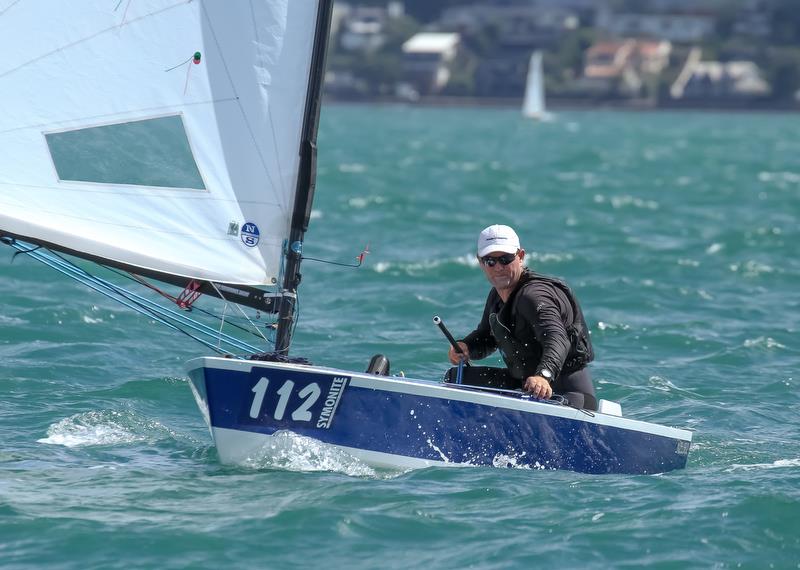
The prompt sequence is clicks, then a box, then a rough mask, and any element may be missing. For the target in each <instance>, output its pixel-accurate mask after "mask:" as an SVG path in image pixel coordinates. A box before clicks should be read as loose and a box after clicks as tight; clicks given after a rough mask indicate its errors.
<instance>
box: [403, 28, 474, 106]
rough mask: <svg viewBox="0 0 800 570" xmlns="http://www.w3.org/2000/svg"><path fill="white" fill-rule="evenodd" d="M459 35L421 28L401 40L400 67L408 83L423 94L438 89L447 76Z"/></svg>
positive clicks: (446, 79) (447, 78)
mask: <svg viewBox="0 0 800 570" xmlns="http://www.w3.org/2000/svg"><path fill="white" fill-rule="evenodd" d="M460 42H461V37H460V36H459V34H455V33H436V32H423V33H419V34H416V35H414V36H412V37H411V38H409V39H408V40H407V41H406V42H405V43H404V44H403V71H404V75H405V78H406V80H407V81H408V83H410V84H411V85H413V86H414V88H415V89H416V90H417V92H419V93H420V94H423V95H430V94H435V93H439V92H440V91H441V90H442V89H444V87H445V85H447V82H448V81H449V80H450V69H449V65H450V64H451V63H452V61H453V60H454V59H455V57H456V55H457V53H458V48H459V44H460Z"/></svg>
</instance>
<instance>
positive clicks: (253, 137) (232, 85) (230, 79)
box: [200, 4, 280, 192]
mask: <svg viewBox="0 0 800 570" xmlns="http://www.w3.org/2000/svg"><path fill="white" fill-rule="evenodd" d="M200 8H201V9H202V10H203V13H204V14H205V16H206V22H207V23H208V29H209V30H211V37H212V38H213V40H214V45H216V46H217V52H218V53H219V59H220V61H221V62H222V67H223V69H225V75H227V76H228V83H229V84H230V88H231V90H232V91H233V94H234V95H235V98H236V105H237V106H238V107H239V111H240V112H241V113H242V118H243V119H244V124H245V125H246V126H247V132H248V133H250V139H251V141H252V143H253V147H254V148H255V150H256V154H258V158H259V160H260V161H261V167H262V168H263V169H264V173H265V174H266V175H267V180H269V183H270V185H271V186H272V189H273V191H275V192H277V191H279V190H280V188H279V187H278V186H277V185H276V184H275V181H274V180H273V179H272V175H271V174H270V171H269V168H267V161H266V159H265V158H264V155H263V154H262V152H261V147H260V146H259V145H258V143H257V142H256V134H255V132H254V131H253V128H252V126H251V125H250V121H249V120H248V117H247V113H245V112H244V108H243V107H242V101H241V99H240V98H239V93H238V92H237V91H236V84H235V83H234V81H233V76H232V75H231V72H230V70H229V69H228V63H227V62H226V61H225V53H224V52H223V51H222V47H221V46H220V44H219V40H217V33H216V32H215V31H214V26H213V25H212V24H211V22H212V19H211V17H210V16H209V15H208V12H207V11H206V6H205V4H200ZM250 9H251V13H252V4H251V5H250ZM267 110H268V112H269V108H268V109H267ZM270 120H271V119H270Z"/></svg>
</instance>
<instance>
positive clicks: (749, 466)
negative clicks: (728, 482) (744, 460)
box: [726, 457, 800, 472]
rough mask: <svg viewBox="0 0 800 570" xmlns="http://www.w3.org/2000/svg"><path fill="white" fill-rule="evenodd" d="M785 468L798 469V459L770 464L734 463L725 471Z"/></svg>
mask: <svg viewBox="0 0 800 570" xmlns="http://www.w3.org/2000/svg"><path fill="white" fill-rule="evenodd" d="M786 467H800V457H798V458H795V459H778V460H777V461H773V462H772V463H750V464H739V463H734V464H733V465H731V467H730V469H727V470H726V471H729V472H730V471H737V470H738V471H754V470H757V469H781V468H786Z"/></svg>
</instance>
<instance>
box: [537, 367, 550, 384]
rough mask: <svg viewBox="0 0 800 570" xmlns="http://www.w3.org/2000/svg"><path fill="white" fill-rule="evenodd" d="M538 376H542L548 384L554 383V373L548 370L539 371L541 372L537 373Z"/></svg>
mask: <svg viewBox="0 0 800 570" xmlns="http://www.w3.org/2000/svg"><path fill="white" fill-rule="evenodd" d="M536 375H537V376H541V377H542V378H544V379H545V380H547V381H548V382H552V381H553V373H552V372H550V371H549V370H548V369H547V368H542V369H541V370H539V372H537V373H536Z"/></svg>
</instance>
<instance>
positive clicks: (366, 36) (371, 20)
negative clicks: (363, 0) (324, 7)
mask: <svg viewBox="0 0 800 570" xmlns="http://www.w3.org/2000/svg"><path fill="white" fill-rule="evenodd" d="M403 11H404V10H403V3H402V2H389V3H388V4H387V6H386V7H380V6H354V7H353V6H350V5H348V4H334V16H335V17H334V18H333V21H332V23H331V24H332V29H336V30H337V31H340V35H339V45H340V46H341V48H342V49H343V50H345V51H365V52H370V51H376V50H378V49H380V48H381V46H383V44H384V42H385V41H386V37H385V34H384V29H385V27H386V22H387V21H388V20H390V19H392V18H397V17H399V16H402V15H403ZM334 26H335V28H334Z"/></svg>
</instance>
